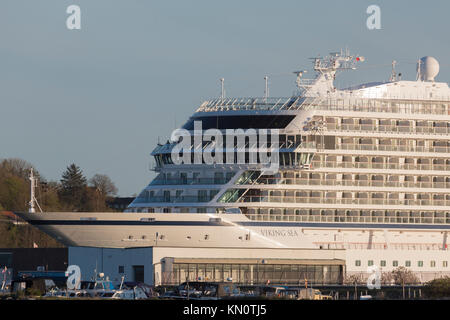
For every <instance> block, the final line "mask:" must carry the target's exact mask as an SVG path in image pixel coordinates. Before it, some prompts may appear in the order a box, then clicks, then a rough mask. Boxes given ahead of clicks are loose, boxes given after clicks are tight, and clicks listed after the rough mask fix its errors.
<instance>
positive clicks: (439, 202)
mask: <svg viewBox="0 0 450 320" xmlns="http://www.w3.org/2000/svg"><path fill="white" fill-rule="evenodd" d="M448 198H449V199H446V200H445V199H384V198H328V197H327V198H323V197H286V196H247V195H244V196H242V197H240V198H239V200H238V201H239V202H252V203H255V202H257V203H273V202H275V203H315V204H342V205H348V204H352V205H401V206H450V197H448Z"/></svg>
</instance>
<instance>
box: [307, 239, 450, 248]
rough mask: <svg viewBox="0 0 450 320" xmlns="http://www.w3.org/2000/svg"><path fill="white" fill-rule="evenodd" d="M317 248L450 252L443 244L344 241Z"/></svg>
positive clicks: (326, 243) (316, 243) (324, 243)
mask: <svg viewBox="0 0 450 320" xmlns="http://www.w3.org/2000/svg"><path fill="white" fill-rule="evenodd" d="M314 244H315V245H317V246H319V247H320V246H322V248H327V249H375V250H376V249H399V250H448V249H447V248H445V247H443V245H442V243H426V242H417V243H401V242H395V243H392V242H389V243H386V242H373V243H370V244H369V243H368V242H343V241H333V242H325V241H321V242H318V241H317V242H314Z"/></svg>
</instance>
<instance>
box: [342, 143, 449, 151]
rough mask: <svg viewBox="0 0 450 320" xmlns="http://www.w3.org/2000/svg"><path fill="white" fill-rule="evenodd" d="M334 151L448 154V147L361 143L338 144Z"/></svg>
mask: <svg viewBox="0 0 450 320" xmlns="http://www.w3.org/2000/svg"><path fill="white" fill-rule="evenodd" d="M335 149H336V150H363V151H394V152H431V153H432V152H439V153H448V152H450V146H428V147H427V146H411V145H409V146H408V145H381V144H362V143H340V144H336V145H335Z"/></svg>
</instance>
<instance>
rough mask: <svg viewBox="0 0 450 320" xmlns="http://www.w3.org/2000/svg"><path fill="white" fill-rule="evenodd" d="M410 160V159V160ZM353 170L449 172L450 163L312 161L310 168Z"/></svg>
mask: <svg viewBox="0 0 450 320" xmlns="http://www.w3.org/2000/svg"><path fill="white" fill-rule="evenodd" d="M410 160H412V159H410ZM320 167H325V168H355V169H394V170H438V171H450V161H448V160H447V161H446V163H440V164H434V163H431V164H421V163H419V164H416V163H385V162H383V163H380V162H350V161H348V162H344V161H340V162H337V161H312V162H311V168H320Z"/></svg>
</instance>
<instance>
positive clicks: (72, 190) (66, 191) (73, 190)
mask: <svg viewBox="0 0 450 320" xmlns="http://www.w3.org/2000/svg"><path fill="white" fill-rule="evenodd" d="M86 187H87V180H86V178H85V177H84V175H83V171H82V170H81V169H80V167H78V166H77V165H76V164H74V163H72V164H71V165H70V166H68V167H67V169H66V171H65V172H64V173H63V174H62V179H61V189H60V197H61V199H62V200H63V201H64V202H66V203H67V204H68V205H69V206H70V207H72V208H73V210H77V211H81V210H83V201H84V200H85V198H86Z"/></svg>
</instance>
